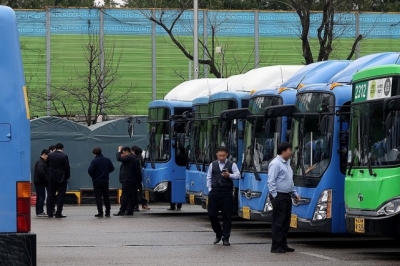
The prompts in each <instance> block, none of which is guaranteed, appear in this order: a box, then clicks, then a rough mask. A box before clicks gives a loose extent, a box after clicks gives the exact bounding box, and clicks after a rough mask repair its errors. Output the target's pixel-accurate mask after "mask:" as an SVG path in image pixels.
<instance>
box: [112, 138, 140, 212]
mask: <svg viewBox="0 0 400 266" xmlns="http://www.w3.org/2000/svg"><path fill="white" fill-rule="evenodd" d="M116 156H117V161H119V162H121V167H120V170H119V182H120V183H121V184H122V195H121V207H120V209H119V212H118V213H115V214H114V216H124V215H125V213H126V215H129V216H132V215H133V209H134V208H135V205H136V201H137V179H138V178H139V172H140V170H141V169H140V163H139V160H138V159H136V158H135V156H133V155H132V151H131V148H129V147H122V146H119V147H118V152H117V155H116Z"/></svg>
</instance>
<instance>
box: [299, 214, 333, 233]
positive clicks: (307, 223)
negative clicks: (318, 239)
mask: <svg viewBox="0 0 400 266" xmlns="http://www.w3.org/2000/svg"><path fill="white" fill-rule="evenodd" d="M295 228H297V229H301V230H307V231H313V232H321V233H332V219H331V218H329V219H324V220H321V221H311V220H309V219H305V218H301V217H298V218H297V227H295Z"/></svg>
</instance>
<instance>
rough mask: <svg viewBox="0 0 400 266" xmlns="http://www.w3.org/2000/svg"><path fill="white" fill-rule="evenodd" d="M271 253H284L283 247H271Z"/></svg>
mask: <svg viewBox="0 0 400 266" xmlns="http://www.w3.org/2000/svg"><path fill="white" fill-rule="evenodd" d="M271 253H286V251H285V250H284V249H283V248H277V249H271Z"/></svg>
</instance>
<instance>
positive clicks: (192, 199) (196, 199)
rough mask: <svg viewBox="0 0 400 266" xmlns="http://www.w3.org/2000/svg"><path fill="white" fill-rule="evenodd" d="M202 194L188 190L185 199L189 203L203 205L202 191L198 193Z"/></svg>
mask: <svg viewBox="0 0 400 266" xmlns="http://www.w3.org/2000/svg"><path fill="white" fill-rule="evenodd" d="M197 194H200V195H196V194H195V193H189V192H187V193H186V195H185V200H186V203H188V204H194V205H201V198H202V197H201V193H197Z"/></svg>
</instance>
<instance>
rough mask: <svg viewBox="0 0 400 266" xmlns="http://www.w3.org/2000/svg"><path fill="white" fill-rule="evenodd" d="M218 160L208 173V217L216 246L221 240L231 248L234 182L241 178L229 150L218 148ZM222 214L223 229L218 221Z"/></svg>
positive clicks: (211, 165)
mask: <svg viewBox="0 0 400 266" xmlns="http://www.w3.org/2000/svg"><path fill="white" fill-rule="evenodd" d="M216 155H217V160H216V161H213V162H212V163H211V164H210V167H209V168H208V172H207V187H208V191H209V193H208V217H209V218H210V222H211V226H212V229H213V231H214V233H215V240H214V245H216V244H218V243H219V242H220V241H221V239H222V241H223V245H224V246H230V243H229V237H230V235H231V227H232V211H233V190H234V188H233V180H235V179H239V178H240V171H239V169H238V167H237V165H236V163H234V162H232V161H230V160H228V149H227V148H226V147H223V146H220V147H218V148H217V154H216ZM219 211H221V212H222V218H223V228H221V224H220V222H219V220H218V212H219Z"/></svg>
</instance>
